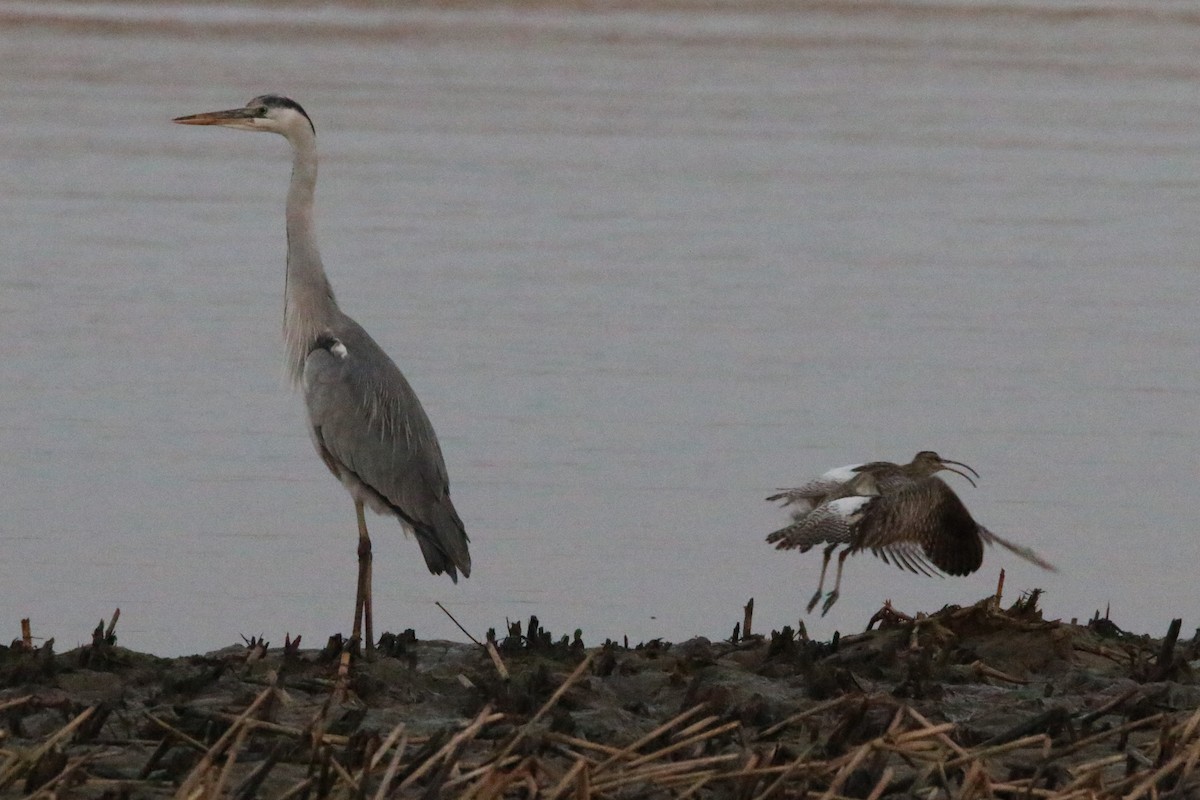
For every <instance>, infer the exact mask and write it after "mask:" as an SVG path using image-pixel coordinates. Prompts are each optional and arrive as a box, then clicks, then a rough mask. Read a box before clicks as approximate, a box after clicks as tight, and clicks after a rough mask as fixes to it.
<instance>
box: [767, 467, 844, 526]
mask: <svg viewBox="0 0 1200 800" xmlns="http://www.w3.org/2000/svg"><path fill="white" fill-rule="evenodd" d="M865 466H868V465H866V464H847V465H846V466H844V467H834V468H833V469H831V470H829V471H828V472H826V473H825V474H823V475H821V476H820V477H819V478H813V479H812V480H811V481H809V482H808V483H805V484H803V485H801V486H797V487H796V488H794V489H784V488H780V489H777V490H776V494H773V495H771V496H770V497H768V498H767V502H771V503H773V502H775V501H780V503H779V504H780V505H781V506H783V507H785V508H786V507H787V506H790V505H794V506H797V509H796V510H795V511H794V512H793V513H794V514H795V515H796V517H797V519H799V518H800V517H802V516H803V515H804V514H805V513H807V512H808V511H810V510H811V509H814V508H816V507H817V506H819V505H821V503H823V502H825V501H826V500H828V499H831V498H833V497H840V496H842V490H843V489H844V488H845V486H846V484H847V483H849V482H850V481H852V480H854V479H855V478H856V477H858V475H859V473H860V471H861V470H862V468H863V467H865Z"/></svg>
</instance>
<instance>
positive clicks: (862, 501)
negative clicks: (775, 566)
mask: <svg viewBox="0 0 1200 800" xmlns="http://www.w3.org/2000/svg"><path fill="white" fill-rule="evenodd" d="M951 465H954V466H951ZM955 466H958V467H963V468H964V469H966V470H969V471H970V472H971V473H972V474H973V475H974V476H975V477H979V473H978V472H975V470H974V469H971V467H969V466H967V465H966V464H963V463H962V462H959V461H951V460H949V459H945V458H942V457H941V456H939V455H938V454H937V453H934V452H933V451H930V450H922V451H921V452H920V453H917V455H916V456H915V457H914V458H913V460H912V461H911V462H910V463H908V464H893V463H891V462H889V461H873V462H870V463H867V464H853V465H850V466H846V467H838V468H836V469H832V470H829V471H828V472H826V473H825V474H824V475H822V476H820V477H819V478H816V479H814V480H812V481H809V482H808V483H806V484H804V485H803V486H800V487H797V488H795V489H784V490H781V491H780V492H779V493H778V494H774V495H771V496H770V497H768V498H767V499H768V500H781V501H783V505H784V506H785V507H786V506H788V505H795V506H796V509H795V510H794V511H793V522H792V524H790V525H788V526H787V527H785V528H781V529H779V530H777V531H775V532H774V533H772V534H770V535H769V536H767V541H768V542H769V543H772V544H774V545H775V547H776V548H777V549H779V550H790V549H796V550H799V551H800V552H802V553H803V552H807V551H808V550H811V549H812V548H813V547H815V546H817V545H822V544H823V545H825V550H824V560H823V561H822V563H821V578H820V582H819V583H818V585H817V591H816V593H815V594H814V595H813V597H812V599H811V600H810V601H809V603H808V611H810V612H811V611H812V610H813V608H815V607H816V605H817V603H818V602H819V601H820V599H821V595H822V592H823V590H824V586H825V574H826V571H827V569H828V567H829V561H830V558H831V557H832V555H833V552H834V551H835V550H836V549H837V548H839V547H841V548H842V551H841V553H839V554H838V568H837V576H836V578H835V579H834V585H833V589H832V590H831V591H830V592H829V594H828V595H827V596H826V597H825V604H824V606H822V610H821V613H822V615H824V614H826V613H828V612H829V609H830V608H832V607H833V604H834V603H836V602H837V599H838V597H839V593H840V589H841V583H842V568H843V566H844V565H845V561H846V558H847V557H849V556H851V555H854V554H855V553H858V552H861V551H863V550H869V551H870V552H871V553H872V554H874V555H876V556H878V557H879V558H881V559H882V560H883V561H884V562H888V561H890V562H892V563H894V564H895V565H896V566H899V567H901V568H903V569H907V570H909V571H911V572H919V573H923V574H925V575H940V574H941V573H945V574H948V575H969V574H971V573H972V572H974V571H975V570H977V569H979V567H980V565H981V564H982V563H983V546H984V545H985V544H988V545H991V544H996V545H1000V546H1001V547H1004V548H1006V549H1008V550H1010V551H1012V552H1013V553H1015V554H1016V555H1018V556H1020V557H1021V558H1023V559H1025V560H1026V561H1029V562H1031V563H1033V564H1036V565H1037V566H1039V567H1042V568H1043V569H1048V570H1051V571H1055V567H1054V566H1053V565H1052V564H1050V563H1048V562H1047V561H1045V560H1044V559H1042V558H1041V557H1040V556H1038V555H1037V553H1035V552H1034V551H1033V550H1031V549H1030V548H1028V547H1023V546H1021V545H1018V544H1015V543H1013V542H1010V541H1008V540H1007V539H1004V538H1003V537H1001V536H999V535H997V534H995V533H993V532H992V531H990V530H988V529H987V528H985V527H984V526H982V525H980V524H979V523H977V522H976V521H975V519H974V518H973V517H972V516H971V514H970V512H969V511H967V507H966V506H965V505H963V502H962V500H960V499H959V497H958V495H956V494H955V493H954V490H953V489H951V488H950V487H949V486H948V485H947V484H946V482H945V481H943V480H942V479H941V478H938V477H936V475H935V473H937V472H940V471H942V470H948V471H950V472H954V473H956V474H958V475H962V476H963V477H964V478H966V479H967V481H968V482H970V483H971V485H972V486H974V485H975V482H974V481H973V480H972V479H971V476H970V475H968V474H967V473H966V472H963V471H961V470H958V469H955V468H954V467H955Z"/></svg>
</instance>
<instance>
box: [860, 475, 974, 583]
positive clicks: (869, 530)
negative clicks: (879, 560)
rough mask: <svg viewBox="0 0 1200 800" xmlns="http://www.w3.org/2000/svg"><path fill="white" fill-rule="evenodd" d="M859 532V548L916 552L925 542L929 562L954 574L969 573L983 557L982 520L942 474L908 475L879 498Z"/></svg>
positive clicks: (906, 552) (870, 509) (925, 555)
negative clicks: (979, 519) (909, 477)
mask: <svg viewBox="0 0 1200 800" xmlns="http://www.w3.org/2000/svg"><path fill="white" fill-rule="evenodd" d="M856 535H857V536H856V539H855V544H854V547H855V549H856V550H861V549H870V550H872V551H877V550H886V551H887V552H888V553H889V555H891V554H893V553H901V552H902V553H904V554H906V555H911V554H912V553H914V552H916V550H915V548H916V547H919V548H920V552H921V553H923V555H924V558H925V559H926V560H927V563H930V564H932V565H934V566H936V567H937V568H938V569H939V570H941V571H942V572H945V573H947V574H949V575H969V574H970V573H972V572H974V571H975V570H977V569H979V565H980V564H982V563H983V541H982V540H981V539H980V534H979V524H978V523H976V522H975V520H974V519H973V518H972V517H971V514H970V512H968V511H967V508H966V506H964V505H963V504H962V501H961V500H959V499H958V495H956V494H954V491H953V490H952V489H951V488H950V487H949V486H947V485H946V483H945V481H943V480H941V479H940V478H937V477H932V476H931V477H927V478H920V479H916V480H910V481H905V482H903V483H902V484H900V485H899V488H894V489H892V490H891V491H887V492H885V493H884V494H882V495H881V496H879V497H878V498H876V499H875V500H874V501H873V502H872V504H871V506H870V508H869V509H867V511H866V513H865V514H864V516H863V520H862V522H861V523H860V524H859V526H858V529H857V531H856ZM914 546H915V547H914Z"/></svg>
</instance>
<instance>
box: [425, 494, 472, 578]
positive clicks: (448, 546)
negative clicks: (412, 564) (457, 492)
mask: <svg viewBox="0 0 1200 800" xmlns="http://www.w3.org/2000/svg"><path fill="white" fill-rule="evenodd" d="M414 531H415V533H416V535H417V544H419V545H420V546H421V555H423V556H425V565H426V566H427V567H429V571H430V572H432V573H433V574H434V575H440V574H441V573H443V572H445V573H446V574H447V575H449V576H450V580H452V581H454V582H455V583H458V573H459V572H460V571H461V572H462V574H463V577H464V578H469V577H471V552H470V550H469V549H468V543H469V542H470V541H471V540H470V538H469V537H468V536H467V531H466V528H465V527H464V526H463V522H462V519H460V518H459V516H458V512H457V511H455V510H454V504H453V503H451V502H450V498H449V496H446V497H444V498H443V500H442V502H440V503H438V504H437V505H436V506H435V507H434V509H433V520H432V524H430V525H421V526H414Z"/></svg>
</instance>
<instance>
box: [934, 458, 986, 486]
mask: <svg viewBox="0 0 1200 800" xmlns="http://www.w3.org/2000/svg"><path fill="white" fill-rule="evenodd" d="M942 464H943V466H944V465H946V464H954V465H956V466H959V467H963V469H969V470H971V474H972V475H974V476H975V477H976V478H978V477H979V473H978V472H976V471H975V469H974V468H973V467H968V466H967V465H966V464H964V463H962V462H961V461H951V460H950V459H948V458H943V459H942ZM946 469H947V470H949V471H950V472H953V473H954V474H955V475H962V476H963V477H964V478H966V479H967V483H969V484H971V485H972V486H977V484H976V483H975V481H973V480H971V475H968V474H967V473H965V472H963V471H962V470H957V469H955V468H954V467H946Z"/></svg>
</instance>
